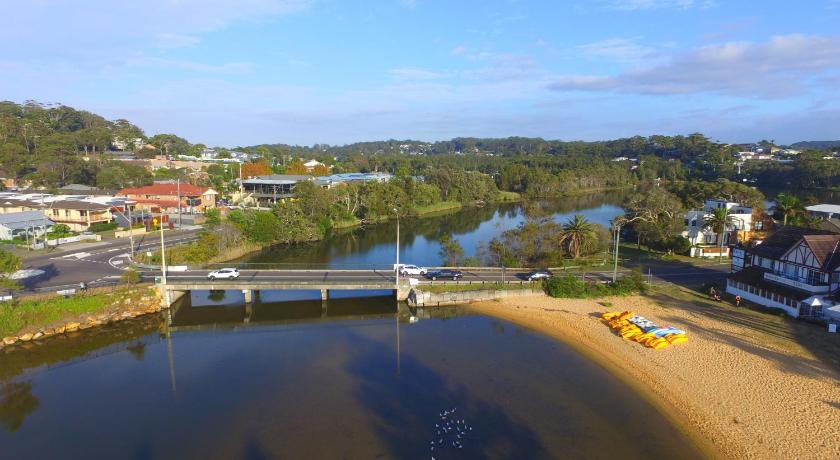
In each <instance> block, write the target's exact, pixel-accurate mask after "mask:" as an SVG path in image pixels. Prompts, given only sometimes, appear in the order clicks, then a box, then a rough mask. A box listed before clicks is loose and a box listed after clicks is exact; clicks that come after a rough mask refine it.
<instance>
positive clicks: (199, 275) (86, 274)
mask: <svg viewBox="0 0 840 460" xmlns="http://www.w3.org/2000/svg"><path fill="white" fill-rule="evenodd" d="M197 234H198V230H178V231H170V232H167V233H166V245H167V246H173V245H177V244H183V243H187V242H190V241H194V240H195V239H197V238H198V236H197ZM134 243H135V251H136V252H141V251H147V250H155V249H157V248H158V247H160V239H159V234H158V233H149V234H146V235H142V236H139V237H136V238H135V241H134ZM129 252H130V250H129V240H128V239H119V240H108V241H103V242H99V243H89V244H84V245H79V246H76V247H75V248H74V249H70V250H67V249H65V250H56V251H53V252H48V253H40V254H38V255H36V256H34V257H30V258H26V259H25V260H24V263H23V268H24V269H33V270H40V271H43V272H44V273H43V274H41V275H39V276H36V277H32V278H26V279H23V280H20V281H21V283H22V284H23V285H24V288H25V289H26V290H58V289H62V288H68V287H75V286H78V285H79V283H80V282H85V283H87V284H89V285H91V284H93V285H95V284H96V283H97V282H103V281H109V280H110V281H113V280H114V279H116V278H117V277H119V276H120V275H121V274H122V272H123V270H124V269H125V268H126V267H127V266H128V264H129ZM651 271H652V273H651V275H652V276H651V278H652V280H653V281H670V282H678V283H685V284H689V283H691V284H703V283H707V282H720V281H722V279H723V278H724V276H725V275H726V274H727V273H729V265H726V264H724V265H713V266H707V267H698V266H695V265H691V264H686V263H680V262H658V263H657V264H656V265H655V266H652V267H651ZM208 272H209V271H208V270H192V271H189V272H175V273H170V274H169V275H168V279H169V280H170V281H171V282H173V283H174V282H178V281H179V280H182V281H189V280H199V279H200V280H206V278H207V273H208ZM462 272H463V274H464V276H463V278H462V279H461V281H462V282H470V281H472V282H480V281H484V282H496V281H510V280H514V279H519V280H524V279H525V278H526V277H525V274H526V272H520V271H511V270H506V271H504V272H503V271H502V270H500V269H489V270H477V269H470V268H465V269H463V270H462ZM643 272H644V273H645V274H647V270H646V269H645V270H643ZM141 274H142V275H143V276H144V278H145V279H147V280H151V279H153V278H154V277H155V276H158V275H159V274H160V272H155V271H150V270H146V271H142V272H141ZM585 276H586V278H587V279H602V280H611V279H612V271H609V270H605V271H592V272H588V273H586V275H585ZM242 277H243V279H253V280H255V281H256V282H259V281H276V280H288V281H322V282H332V281H334V282H341V281H352V280H356V281H365V280H367V281H373V280H377V281H381V280H382V279H383V278H388V279H392V278H393V272H392V271H390V270H352V271H349V270H335V269H321V270H284V271H274V270H246V269H243V270H242ZM417 278H419V279H420V280H421V282H424V283H425V282H432V281H429V280H426V279H425V278H423V277H417ZM441 282H447V281H440V280H439V281H435V282H434V283H441Z"/></svg>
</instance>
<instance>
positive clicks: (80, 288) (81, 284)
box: [79, 281, 87, 291]
mask: <svg viewBox="0 0 840 460" xmlns="http://www.w3.org/2000/svg"><path fill="white" fill-rule="evenodd" d="M79 290H81V291H87V284H86V283H85V282H84V281H82V282H81V283H79Z"/></svg>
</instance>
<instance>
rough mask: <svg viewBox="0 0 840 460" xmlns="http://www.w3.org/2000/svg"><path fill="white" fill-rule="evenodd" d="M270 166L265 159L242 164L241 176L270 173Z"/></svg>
mask: <svg viewBox="0 0 840 460" xmlns="http://www.w3.org/2000/svg"><path fill="white" fill-rule="evenodd" d="M271 172H272V171H271V166H270V165H269V164H268V162H267V161H265V160H260V161H257V162H255V163H245V164H243V165H242V177H257V176H267V175H269V174H271Z"/></svg>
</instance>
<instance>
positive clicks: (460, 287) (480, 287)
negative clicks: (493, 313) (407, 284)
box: [420, 282, 540, 293]
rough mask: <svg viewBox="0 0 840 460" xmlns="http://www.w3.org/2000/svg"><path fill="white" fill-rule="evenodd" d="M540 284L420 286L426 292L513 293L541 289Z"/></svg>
mask: <svg viewBox="0 0 840 460" xmlns="http://www.w3.org/2000/svg"><path fill="white" fill-rule="evenodd" d="M539 287H540V283H538V282H534V283H515V284H507V283H473V284H427V285H422V286H420V290H421V291H425V292H438V293H439V292H467V291H484V290H488V291H513V290H519V289H535V288H537V289H538V288H539Z"/></svg>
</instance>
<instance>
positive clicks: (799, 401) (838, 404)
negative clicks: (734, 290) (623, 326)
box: [469, 286, 840, 458]
mask: <svg viewBox="0 0 840 460" xmlns="http://www.w3.org/2000/svg"><path fill="white" fill-rule="evenodd" d="M674 290H678V288H677V287H674V286H669V287H668V288H666V289H657V290H656V291H654V292H652V293H651V294H650V295H648V296H632V297H610V298H605V299H600V301H596V300H588V299H586V300H576V299H575V300H572V299H552V298H549V297H545V296H532V297H520V298H510V299H504V300H503V301H492V302H482V303H476V304H472V305H471V306H470V307H469V308H471V309H473V310H475V311H477V312H479V313H483V314H488V315H492V316H496V317H499V318H502V319H505V320H508V321H511V322H514V323H517V324H520V325H522V326H525V327H528V328H531V329H534V330H537V331H540V332H542V333H544V334H546V335H549V336H552V337H554V338H557V339H559V340H561V341H563V342H566V343H569V344H571V345H573V346H575V347H576V348H577V349H578V350H580V351H581V352H582V353H583V354H585V355H587V356H589V357H590V358H592V359H593V360H595V361H596V362H599V363H601V364H602V365H603V366H604V367H606V368H608V369H610V370H612V371H613V372H614V373H615V374H616V375H618V376H619V377H622V378H623V379H624V380H625V381H626V382H627V383H628V384H629V385H631V386H632V387H634V388H636V389H638V390H639V392H640V394H642V395H643V396H645V397H646V398H648V399H649V400H650V401H651V402H652V403H653V404H654V405H656V406H657V407H658V408H659V409H660V410H661V411H662V412H663V413H664V414H666V415H668V416H669V417H670V418H671V419H672V421H673V422H674V423H675V424H676V425H677V426H679V427H681V428H682V429H683V430H684V431H685V432H686V433H688V434H689V435H692V437H693V438H694V439H696V440H697V442H698V444H699V446H700V447H701V449H703V450H704V451H705V452H706V453H707V455H709V456H710V457H715V458H838V457H840V443H838V442H836V439H837V437H838V432H837V427H838V426H840V393H838V390H837V382H838V381H840V366H838V365H837V363H836V362H834V361H831V358H827V357H828V356H832V355H834V356H837V355H836V353H837V352H838V349H840V344H838V342H840V341H837V340H834V341H833V342H834V343H833V344H832V343H831V342H826V341H825V340H826V339H825V338H824V336H825V335H827V334H826V333H825V332H824V331H823V330H822V329H821V328H820V327H817V326H814V325H810V324H805V323H801V322H797V321H793V320H789V319H786V318H779V317H775V316H770V315H765V314H761V313H757V312H752V311H748V310H746V309H734V308H732V307H728V306H723V305H721V304H708V303H706V301H705V300H703V299H701V298H700V297H697V298H692V297H691V293H689V292H688V291H680V292H677V291H674ZM608 310H633V311H635V312H637V313H639V314H641V315H644V316H645V317H647V318H649V319H651V320H653V321H654V322H658V323H660V324H667V325H672V326H675V327H679V328H682V329H685V330H686V331H687V332H688V337H689V341H688V342H687V343H685V344H681V345H675V346H671V347H667V348H665V349H663V350H652V349H648V348H645V347H643V346H641V345H639V344H638V343H635V342H631V341H626V340H623V339H621V338H620V337H618V336H616V335H615V334H614V332H613V331H612V330H610V328H609V327H607V326H606V325H604V324H603V322H602V321H601V320H600V319H599V318H598V315H599V314H600V313H602V312H604V311H608ZM834 338H836V337H834ZM814 343H817V344H819V346H820V347H821V349H816V348H813V345H814ZM832 347H836V348H832Z"/></svg>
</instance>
